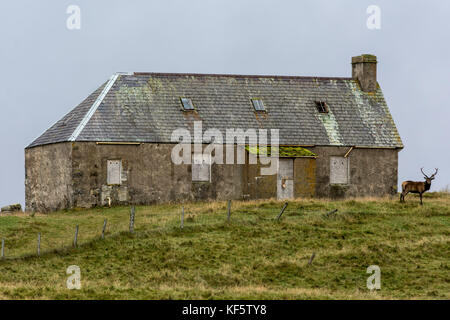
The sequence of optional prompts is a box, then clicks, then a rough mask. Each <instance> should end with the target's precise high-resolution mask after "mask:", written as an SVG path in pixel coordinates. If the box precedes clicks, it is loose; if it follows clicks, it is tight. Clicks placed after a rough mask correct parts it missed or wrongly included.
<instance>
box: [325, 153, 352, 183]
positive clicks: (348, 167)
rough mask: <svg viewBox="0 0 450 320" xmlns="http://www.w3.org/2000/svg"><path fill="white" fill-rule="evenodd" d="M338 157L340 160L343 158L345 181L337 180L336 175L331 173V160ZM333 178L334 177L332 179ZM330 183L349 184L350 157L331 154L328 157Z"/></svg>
mask: <svg viewBox="0 0 450 320" xmlns="http://www.w3.org/2000/svg"><path fill="white" fill-rule="evenodd" d="M336 158H337V159H340V160H344V161H345V164H346V166H345V164H344V169H345V170H346V172H345V176H346V179H345V182H344V181H343V180H337V179H336V175H335V174H333V160H335V159H336ZM333 178H334V179H333ZM330 184H332V185H335V184H337V185H348V184H350V159H349V158H346V157H342V156H331V157H330Z"/></svg>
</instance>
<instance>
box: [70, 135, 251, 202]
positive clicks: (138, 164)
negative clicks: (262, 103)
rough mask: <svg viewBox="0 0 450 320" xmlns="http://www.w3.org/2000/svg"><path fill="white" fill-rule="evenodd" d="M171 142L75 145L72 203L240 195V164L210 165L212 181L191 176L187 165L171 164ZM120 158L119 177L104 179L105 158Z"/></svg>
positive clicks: (160, 200) (171, 199)
mask: <svg viewBox="0 0 450 320" xmlns="http://www.w3.org/2000/svg"><path fill="white" fill-rule="evenodd" d="M172 147H173V145H171V144H148V143H144V144H141V145H97V144H96V143H92V142H77V143H75V144H74V146H73V151H72V154H73V172H74V174H73V176H74V179H73V192H74V203H73V204H74V206H76V207H91V206H95V205H105V204H107V203H108V197H109V198H110V199H111V202H112V204H129V203H133V204H151V203H156V202H169V201H176V202H180V201H196V200H207V199H216V200H227V199H241V198H242V181H241V180H242V167H243V166H241V165H239V166H229V165H218V164H214V165H213V166H212V180H211V182H192V171H191V165H184V164H181V165H175V164H173V163H172V160H171V151H172ZM112 159H121V160H122V164H123V169H122V177H123V181H122V184H121V185H120V186H108V185H107V160H112Z"/></svg>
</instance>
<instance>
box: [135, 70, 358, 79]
mask: <svg viewBox="0 0 450 320" xmlns="http://www.w3.org/2000/svg"><path fill="white" fill-rule="evenodd" d="M128 75H135V76H150V75H152V76H195V77H231V78H278V79H321V80H352V79H353V78H352V77H319V76H287V75H268V74H261V75H258V74H232V73H229V74H226V73H223V74H221V73H177V72H173V73H172V72H132V73H128Z"/></svg>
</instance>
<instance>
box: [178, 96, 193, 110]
mask: <svg viewBox="0 0 450 320" xmlns="http://www.w3.org/2000/svg"><path fill="white" fill-rule="evenodd" d="M180 100H181V105H182V106H183V109H184V111H190V110H195V108H194V105H193V104H192V100H191V99H189V98H183V97H181V98H180Z"/></svg>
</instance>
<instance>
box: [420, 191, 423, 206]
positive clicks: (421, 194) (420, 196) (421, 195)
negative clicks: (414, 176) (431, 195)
mask: <svg viewBox="0 0 450 320" xmlns="http://www.w3.org/2000/svg"><path fill="white" fill-rule="evenodd" d="M420 204H421V205H423V203H422V193H420Z"/></svg>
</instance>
